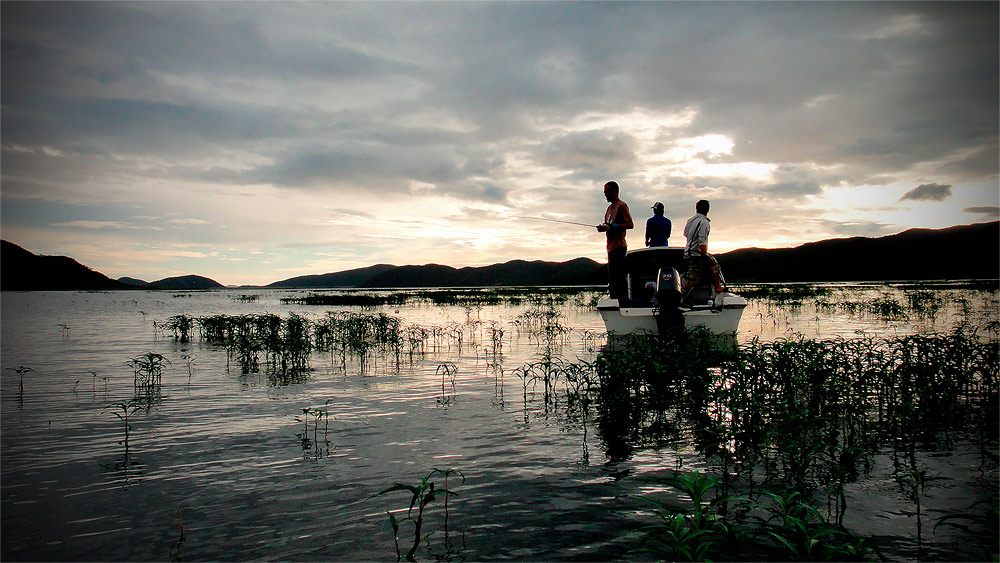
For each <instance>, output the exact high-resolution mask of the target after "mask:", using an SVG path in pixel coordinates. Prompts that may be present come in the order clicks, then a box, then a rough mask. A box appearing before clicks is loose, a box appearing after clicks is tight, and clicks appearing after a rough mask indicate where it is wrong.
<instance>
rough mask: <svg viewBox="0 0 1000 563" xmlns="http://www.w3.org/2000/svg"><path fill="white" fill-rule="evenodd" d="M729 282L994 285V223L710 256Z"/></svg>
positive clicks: (998, 257)
mask: <svg viewBox="0 0 1000 563" xmlns="http://www.w3.org/2000/svg"><path fill="white" fill-rule="evenodd" d="M716 258H717V259H718V261H719V264H720V265H721V266H722V270H723V274H724V275H725V276H726V279H727V280H728V281H730V282H755V281H756V282H802V281H889V280H928V279H997V278H998V277H1000V222H997V221H994V222H991V223H978V224H975V225H962V226H958V227H949V228H947V229H909V230H907V231H903V232H902V233H899V234H895V235H889V236H884V237H878V238H869V237H851V238H844V239H830V240H824V241H820V242H811V243H807V244H803V245H801V246H796V247H795V248H771V249H764V248H745V249H741V250H734V251H732V252H726V253H724V254H718V255H716Z"/></svg>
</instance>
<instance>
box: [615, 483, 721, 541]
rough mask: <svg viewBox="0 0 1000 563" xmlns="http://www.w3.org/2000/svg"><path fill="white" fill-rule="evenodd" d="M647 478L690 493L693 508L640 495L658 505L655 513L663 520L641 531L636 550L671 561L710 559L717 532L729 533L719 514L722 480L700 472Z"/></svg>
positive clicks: (689, 497) (687, 493) (648, 501)
mask: <svg viewBox="0 0 1000 563" xmlns="http://www.w3.org/2000/svg"><path fill="white" fill-rule="evenodd" d="M647 481H648V482H653V483H659V484H662V485H667V486H670V487H672V488H675V489H677V490H679V491H680V492H681V493H683V494H685V495H687V497H688V499H689V500H690V504H691V508H689V509H687V508H682V507H678V506H675V505H673V504H671V503H668V502H666V501H661V500H658V499H655V498H652V497H647V496H640V497H637V498H639V499H640V500H642V501H645V502H647V503H650V504H652V505H653V506H655V507H656V509H655V510H654V515H655V516H656V517H657V518H658V519H659V522H658V523H657V524H653V525H649V526H646V527H644V528H643V529H642V530H640V533H641V535H640V542H639V546H638V547H637V548H636V549H634V550H633V551H636V552H640V553H642V552H646V553H653V554H655V555H657V556H659V557H662V558H663V559H665V560H667V561H708V560H709V559H708V551H709V549H711V548H712V546H713V544H714V543H715V539H712V537H711V535H712V534H713V532H715V533H723V534H725V533H727V532H728V527H727V526H726V523H725V519H724V518H723V516H722V515H720V514H719V508H720V503H721V497H720V495H719V488H720V485H719V481H718V480H717V479H715V478H714V477H711V476H709V475H704V474H702V473H700V472H698V473H694V474H692V475H683V474H680V475H675V476H672V477H665V478H650V479H647ZM709 493H711V498H708V497H709Z"/></svg>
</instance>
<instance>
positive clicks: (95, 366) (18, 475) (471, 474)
mask: <svg viewBox="0 0 1000 563" xmlns="http://www.w3.org/2000/svg"><path fill="white" fill-rule="evenodd" d="M831 287H832V288H833V294H832V295H828V296H826V297H824V299H826V300H827V303H826V304H825V305H824V304H819V305H817V304H816V303H815V302H813V301H809V300H806V302H804V303H803V304H801V305H794V306H790V305H787V304H782V303H778V302H769V301H766V300H754V301H753V302H752V303H751V307H750V308H748V310H747V312H746V314H745V315H744V319H743V322H742V323H741V326H740V331H739V334H738V338H739V340H741V341H747V340H749V339H751V338H754V337H758V338H763V339H774V338H781V337H787V336H790V335H793V334H797V333H798V334H802V335H804V336H806V337H809V338H832V337H836V336H843V337H852V336H856V335H858V334H888V335H895V334H909V333H913V332H935V331H936V332H947V331H949V330H950V329H951V327H952V326H953V325H954V323H955V322H958V321H962V320H965V321H969V322H971V323H973V324H975V325H976V326H983V325H987V324H989V323H990V322H993V323H995V322H996V320H997V310H998V306H997V298H996V293H995V292H976V293H975V294H974V295H973V294H969V293H968V292H965V291H961V290H935V291H937V294H938V295H941V296H944V298H943V299H942V300H941V301H942V302H944V303H946V305H947V306H946V307H945V308H943V309H941V310H937V311H935V314H934V315H909V316H907V318H887V317H886V316H884V315H883V316H878V315H873V314H865V313H858V312H856V311H855V312H846V311H844V310H842V309H836V308H835V307H833V306H831V305H830V302H831V300H832V302H834V303H836V302H838V301H849V300H851V299H854V300H862V301H863V300H866V299H868V300H870V299H878V298H884V297H893V298H896V299H899V300H900V301H901V302H903V303H905V302H906V301H905V292H903V291H902V290H901V289H899V288H895V287H890V286H881V285H879V286H847V285H842V286H831ZM246 293H252V294H253V295H257V296H259V297H258V298H257V299H256V301H252V302H247V301H241V300H239V299H238V297H239V296H240V295H243V294H246ZM295 295H305V293H304V292H290V291H254V292H248V291H247V290H226V291H211V292H177V293H169V292H141V291H136V292H41V293H12V292H4V293H3V294H2V367H3V369H2V379H0V383H2V385H0V417H2V418H0V420H2V434H0V471H2V483H0V485H2V486H0V493H2V498H0V502H2V505H0V517H2V557H3V559H4V560H7V561H12V560H170V559H181V560H232V559H238V560H246V559H266V560H373V559H375V560H392V559H394V558H395V555H396V550H395V547H394V544H393V539H392V534H391V530H390V527H389V522H388V517H387V515H386V511H399V510H401V509H405V508H406V507H407V505H408V503H409V495H408V494H406V493H402V492H397V493H392V494H387V495H383V496H374V497H373V495H376V493H378V492H380V491H382V490H384V489H386V488H388V487H390V486H391V485H393V484H394V483H396V482H401V483H405V484H411V485H416V484H419V483H420V479H421V478H422V477H424V476H427V475H428V473H429V472H430V471H431V470H432V469H434V468H439V469H458V470H460V471H461V472H462V474H463V475H464V477H465V479H464V482H463V480H462V478H461V477H459V476H457V475H452V476H451V477H450V478H449V482H448V486H449V488H450V489H452V490H453V491H454V492H456V493H457V496H453V497H451V498H450V499H449V510H448V515H447V516H448V518H447V529H445V515H444V510H443V501H442V500H438V501H435V502H434V503H432V504H431V505H429V507H428V512H427V516H426V522H425V529H424V531H425V532H433V535H432V536H431V537H430V538H429V551H421V552H420V556H422V558H425V559H427V558H432V557H433V558H437V559H462V558H464V559H466V560H487V559H490V560H492V559H514V560H524V559H534V560H552V559H560V560H566V559H584V560H607V559H620V558H623V557H626V556H627V552H628V550H629V549H631V548H633V547H635V545H636V540H635V539H633V538H630V537H628V535H627V534H629V533H630V532H633V531H635V530H636V529H638V528H639V527H640V526H642V525H644V524H647V523H650V522H651V520H650V517H649V516H648V515H646V514H645V513H644V512H643V510H644V508H645V505H643V504H642V503H640V502H638V501H636V500H635V499H633V498H630V495H636V494H643V493H647V492H650V491H651V490H654V489H651V488H650V487H649V486H648V485H646V484H644V483H643V482H642V481H641V480H640V479H638V478H640V477H644V476H651V475H658V474H665V473H669V472H670V470H673V469H677V468H681V469H683V470H685V471H694V470H698V469H705V465H704V464H705V460H704V457H703V456H702V455H700V454H699V453H698V452H697V450H696V449H695V447H694V446H693V444H692V443H691V442H690V441H688V442H685V441H681V442H679V443H676V444H673V445H671V446H669V447H658V448H638V449H635V450H634V451H633V452H632V453H631V455H630V457H628V459H625V460H615V461H612V460H611V459H610V458H609V456H608V455H607V445H606V444H604V443H602V441H601V438H600V436H599V433H598V432H597V431H595V429H594V428H593V427H592V426H593V422H591V423H590V425H589V427H588V425H587V424H584V423H582V421H581V419H580V418H579V417H578V416H570V415H568V414H567V413H566V411H565V410H563V409H559V408H558V407H557V408H546V406H545V405H544V404H543V402H542V401H541V400H540V399H539V397H538V395H539V393H538V392H537V391H538V390H537V389H536V390H534V391H536V392H535V393H532V392H531V391H532V389H531V388H529V389H528V391H529V392H528V397H527V402H525V400H524V388H523V387H522V383H521V381H520V380H519V379H518V378H517V377H516V376H515V375H514V374H513V372H514V370H515V369H516V368H517V367H519V366H521V365H523V364H524V363H525V362H530V361H533V360H534V359H535V358H537V357H538V355H539V354H540V353H541V347H540V344H539V343H538V342H537V339H536V338H534V337H532V336H530V335H528V334H521V333H519V332H518V331H517V329H516V326H515V325H514V324H513V323H512V322H511V321H513V320H515V319H516V318H517V317H518V316H519V315H521V314H522V313H524V312H525V311H526V310H528V309H530V308H533V307H535V306H533V305H530V304H525V305H519V306H488V307H471V308H467V307H463V306H431V305H426V304H424V305H406V306H400V307H394V306H393V307H385V308H380V309H377V310H376V311H380V312H384V313H386V314H389V315H393V316H396V317H399V318H400V319H402V320H403V322H404V323H405V324H406V325H419V326H423V327H446V326H448V327H452V328H454V327H459V329H460V331H461V332H462V334H463V338H462V343H461V345H458V343H457V342H456V341H454V339H451V340H448V341H447V342H441V343H439V346H438V347H437V348H436V349H434V348H432V347H429V348H428V349H427V350H426V351H425V353H424V354H422V355H416V356H413V357H412V358H411V357H409V356H408V355H404V357H403V358H402V361H401V362H400V363H398V364H397V363H396V362H395V360H394V359H385V358H381V359H377V360H376V361H375V362H374V364H370V365H369V366H367V369H365V370H362V367H361V366H360V365H358V364H357V362H348V363H347V365H346V366H343V365H342V364H341V362H340V360H339V358H334V357H331V356H330V355H328V354H322V353H315V354H314V355H313V356H312V358H311V361H310V365H311V368H312V373H311V375H310V376H309V377H308V379H307V380H305V381H303V382H300V383H293V384H289V385H273V384H271V383H270V382H269V380H268V378H267V376H266V375H258V374H249V375H245V374H240V373H239V371H240V370H239V367H238V364H235V363H234V365H232V366H229V365H227V355H226V351H225V350H224V349H222V348H219V347H217V346H214V345H210V344H207V343H204V342H202V341H200V340H199V339H198V338H195V339H194V340H193V341H192V342H191V343H179V342H177V341H175V340H174V339H173V338H172V337H165V336H164V335H163V334H162V333H158V332H157V331H156V330H154V324H153V323H154V321H157V322H162V321H164V320H166V319H167V318H169V317H171V316H173V315H178V314H187V315H192V316H194V317H200V316H207V315H214V314H226V315H236V314H244V313H263V312H270V313H276V314H279V315H281V316H282V317H284V316H287V314H288V313H290V312H295V313H298V314H301V315H304V316H307V317H309V318H313V319H318V318H321V317H323V316H324V315H325V314H326V312H327V311H329V310H342V309H345V308H342V307H307V306H300V305H294V304H286V303H283V302H282V301H281V298H283V297H289V296H295ZM354 310H357V311H360V309H354ZM559 311H560V312H561V313H562V315H563V317H562V323H563V324H564V325H566V326H568V327H570V328H571V329H572V331H571V332H570V333H569V334H568V336H567V337H566V338H565V339H564V341H563V342H562V343H561V345H560V347H559V348H558V350H557V351H556V352H557V354H558V356H559V357H561V358H563V359H565V360H567V361H576V360H578V359H582V360H590V359H593V358H594V355H595V354H596V353H597V350H598V349H599V347H600V344H602V343H603V340H602V339H601V338H600V337H598V336H597V335H599V334H600V333H602V332H603V328H604V327H603V324H602V322H601V320H600V317H599V316H598V314H597V313H596V312H595V311H594V310H593V309H592V308H589V307H582V306H577V305H574V304H568V305H563V306H560V308H559ZM488 327H500V328H503V329H504V338H503V347H502V354H501V355H500V356H499V357H492V356H490V355H488V354H486V350H487V349H488V348H490V347H491V343H490V340H489V336H488V335H487V328H488ZM146 352H155V353H158V354H162V355H163V356H164V357H166V358H167V359H168V360H169V362H170V365H169V366H168V367H167V369H166V371H165V372H164V374H163V380H162V389H161V392H160V396H159V399H158V400H156V401H155V402H154V404H153V405H152V406H151V407H150V408H149V409H142V410H139V411H137V412H135V413H134V414H133V415H132V416H131V418H130V424H131V431H130V434H129V449H128V452H127V455H126V450H125V447H124V445H123V443H122V440H123V438H124V424H123V422H122V421H121V420H120V419H119V418H118V417H117V416H115V414H114V411H115V409H114V408H113V407H112V406H111V405H112V404H114V403H117V402H123V401H128V400H129V399H131V398H132V396H133V391H134V390H133V381H132V370H131V368H130V367H128V366H127V365H126V362H127V361H128V360H129V359H130V358H133V357H136V356H138V355H140V354H144V353H146ZM445 362H452V363H453V364H454V365H455V367H456V368H457V371H456V372H455V374H454V376H453V377H449V376H446V375H442V373H441V371H440V369H439V367H440V366H441V365H442V364H443V363H445ZM18 366H26V367H30V368H31V369H32V370H33V371H31V372H28V373H26V374H25V375H24V378H23V385H24V390H23V393H21V392H20V391H19V375H18V374H17V373H16V372H15V371H14V369H15V368H17V367H18ZM324 405H328V408H329V412H330V413H331V416H330V418H329V424H328V427H324V425H323V424H321V425H320V427H319V428H315V427H314V424H313V423H314V421H313V419H312V417H306V418H307V419H308V421H304V418H303V409H304V408H309V407H320V406H324ZM119 412H120V411H119ZM306 422H308V425H309V426H308V431H307V432H304V430H305V424H306ZM314 433H315V434H314ZM303 436H305V437H307V438H308V440H306V441H304V440H303ZM314 436H315V437H316V439H317V441H316V442H315V443H314V442H312V439H313V437H314ZM956 442H957V444H956V446H955V447H953V448H950V449H949V450H948V451H930V452H924V453H923V454H922V455H923V459H922V461H924V462H925V465H927V467H928V469H929V473H931V474H932V475H935V476H936V477H937V478H938V479H937V480H936V481H935V482H934V485H933V487H931V488H929V489H928V492H927V499H926V500H925V510H927V511H928V514H931V515H938V516H939V515H942V514H945V513H948V512H949V511H950V512H955V511H963V510H965V509H967V508H968V506H969V505H970V504H972V502H975V500H977V499H978V498H981V497H983V496H984V495H986V497H987V498H989V495H993V498H995V496H996V486H997V482H996V480H997V473H996V466H995V464H985V465H984V462H983V456H981V455H980V453H979V451H978V446H977V447H976V448H973V447H972V446H971V445H970V446H967V447H963V446H962V444H961V440H960V439H959V440H956ZM993 453H994V455H995V451H994V452H993ZM885 463H887V464H888V463H889V462H888V461H886V462H885ZM890 470H891V469H890V468H883V470H882V472H881V474H880V473H879V471H878V470H876V471H875V472H874V473H873V475H874V477H873V478H871V479H867V480H864V481H862V482H860V483H857V484H854V486H853V487H852V488H851V489H850V490H849V491H848V506H849V510H848V515H847V518H846V520H845V524H846V525H847V526H848V528H850V529H852V530H856V531H857V532H858V533H859V534H860V535H864V536H870V535H873V534H874V535H875V536H877V538H878V539H879V543H880V546H881V549H882V551H883V553H885V554H886V555H887V556H888V557H889V558H892V559H896V560H908V559H911V558H912V556H913V553H914V549H915V539H914V536H915V532H916V530H915V521H914V519H913V518H912V516H911V513H912V503H910V502H909V501H908V500H907V499H906V497H905V496H904V495H903V494H902V492H901V491H900V490H899V487H898V486H897V485H896V484H895V483H894V482H893V480H892V478H891V477H886V474H887V472H888V471H890ZM880 475H881V476H880ZM432 479H433V480H434V481H435V483H436V485H437V486H438V487H442V486H444V477H443V476H442V475H435V476H434V477H433V478H432ZM182 529H183V541H181V534H182V531H181V530H182ZM401 534H403V536H402V540H401V542H402V543H404V544H405V543H406V541H407V540H410V537H411V536H410V534H411V532H410V528H407V527H404V528H403V529H402V530H401ZM924 534H925V541H926V540H928V539H930V540H931V542H932V543H933V545H934V546H937V547H936V548H935V549H937V551H932V552H933V553H934V554H935V556H936V557H937V558H940V559H961V558H962V557H961V556H960V555H959V551H955V552H954V553H955V555H954V556H953V557H950V556H949V553H950V552H951V551H950V550H953V549H955V546H952V545H951V544H950V543H949V542H951V541H952V540H953V538H951V537H950V536H948V532H947V531H946V530H942V531H939V532H938V533H937V534H936V535H933V536H932V535H930V534H929V533H928V532H926V531H925V532H924ZM407 545H408V544H407ZM405 549H406V546H405V545H404V546H403V550H404V552H405Z"/></svg>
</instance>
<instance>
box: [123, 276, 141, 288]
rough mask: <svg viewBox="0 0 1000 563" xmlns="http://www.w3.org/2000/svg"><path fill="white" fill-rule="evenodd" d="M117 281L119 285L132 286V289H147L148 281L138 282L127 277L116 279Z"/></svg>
mask: <svg viewBox="0 0 1000 563" xmlns="http://www.w3.org/2000/svg"><path fill="white" fill-rule="evenodd" d="M118 281H120V282H121V283H123V284H125V285H131V286H134V287H141V288H144V289H145V288H148V287H149V282H148V281H143V280H138V279H135V278H129V277H124V278H118Z"/></svg>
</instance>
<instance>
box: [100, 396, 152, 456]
mask: <svg viewBox="0 0 1000 563" xmlns="http://www.w3.org/2000/svg"><path fill="white" fill-rule="evenodd" d="M142 406H143V405H142V403H141V402H139V401H134V400H133V401H118V402H116V403H111V404H110V405H108V406H107V407H106V408H105V409H104V410H105V412H108V409H113V410H111V411H110V412H111V414H113V415H115V416H116V417H118V420H121V421H122V424H123V429H124V433H125V437H124V438H123V439H122V440H121V441H120V442H118V443H119V444H123V445H124V446H125V457H126V462H127V459H128V451H129V442H128V440H129V432H130V431H131V430H132V425H131V424H129V417H131V416H132V415H133V414H135V412H136V411H138V410H139V409H141V408H142Z"/></svg>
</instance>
